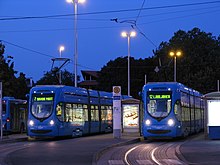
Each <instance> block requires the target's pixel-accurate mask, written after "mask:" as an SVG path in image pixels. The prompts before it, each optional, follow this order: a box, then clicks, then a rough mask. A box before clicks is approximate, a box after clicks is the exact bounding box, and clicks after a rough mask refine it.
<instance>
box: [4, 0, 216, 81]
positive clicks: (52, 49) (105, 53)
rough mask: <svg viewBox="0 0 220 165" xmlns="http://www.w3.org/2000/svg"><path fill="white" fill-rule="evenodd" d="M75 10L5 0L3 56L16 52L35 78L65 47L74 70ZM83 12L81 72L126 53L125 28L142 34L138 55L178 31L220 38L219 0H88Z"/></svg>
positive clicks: (52, 1) (58, 2) (55, 0)
mask: <svg viewBox="0 0 220 165" xmlns="http://www.w3.org/2000/svg"><path fill="white" fill-rule="evenodd" d="M73 14H74V6H73V4H69V3H67V2H66V0H38V1H34V0H0V40H1V41H2V43H3V44H4V45H5V46H6V48H5V50H6V51H5V54H4V56H5V57H7V56H13V57H14V59H13V61H14V62H15V70H17V71H19V72H23V73H25V74H26V77H32V78H33V80H34V81H35V82H36V81H37V80H39V79H40V78H41V77H43V75H44V73H45V72H47V71H50V69H51V66H52V61H51V58H54V57H59V50H58V49H59V46H60V45H63V46H65V50H64V51H63V52H62V57H65V58H70V59H71V62H70V63H69V64H67V65H66V66H65V69H67V70H68V71H70V72H74V66H73V65H74V63H73V58H74V15H73ZM78 14H79V15H78V21H77V22H78V64H79V66H78V74H79V75H81V70H100V69H101V68H102V67H103V66H104V65H106V64H107V62H109V61H110V60H114V59H116V58H118V57H124V56H127V39H125V38H122V37H121V32H122V31H128V32H129V31H131V30H136V32H137V36H136V37H135V38H131V47H130V48H131V56H132V57H134V58H135V59H139V58H143V59H144V58H146V57H150V56H153V53H152V50H153V49H156V48H157V47H158V46H159V44H160V43H161V42H162V41H169V39H170V38H171V37H172V36H173V35H174V33H175V32H176V31H178V30H184V31H189V30H192V29H193V28H194V27H198V28H200V29H201V30H202V31H204V32H207V33H208V32H210V33H212V34H213V36H216V37H218V36H219V31H220V23H219V20H220V1H212V0H184V1H179V0H151V1H150V0H86V2H85V3H84V4H78ZM115 19H117V22H116V21H114V20H115ZM135 21H136V26H135V24H134V23H135ZM131 25H133V28H134V29H132V26H131ZM138 29H139V30H138ZM81 80H82V77H81Z"/></svg>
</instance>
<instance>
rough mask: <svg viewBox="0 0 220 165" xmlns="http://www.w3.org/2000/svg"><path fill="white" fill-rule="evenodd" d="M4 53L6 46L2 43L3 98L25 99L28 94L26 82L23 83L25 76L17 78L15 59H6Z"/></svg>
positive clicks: (1, 76) (0, 44) (0, 71)
mask: <svg viewBox="0 0 220 165" xmlns="http://www.w3.org/2000/svg"><path fill="white" fill-rule="evenodd" d="M4 51H5V46H4V45H3V44H2V43H0V68H1V69H0V80H1V81H2V84H3V85H2V86H3V96H11V97H15V98H20V99H25V95H26V94H27V92H28V88H27V85H26V82H25V81H23V79H25V75H24V74H20V77H19V78H16V76H15V74H17V71H15V70H14V62H13V61H12V59H13V57H11V56H9V57H7V58H5V57H4V56H3V54H4ZM21 76H22V78H21Z"/></svg>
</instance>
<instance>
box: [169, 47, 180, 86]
mask: <svg viewBox="0 0 220 165" xmlns="http://www.w3.org/2000/svg"><path fill="white" fill-rule="evenodd" d="M169 55H170V56H171V57H174V82H176V58H177V57H179V56H181V55H182V52H181V51H179V50H178V51H170V52H169Z"/></svg>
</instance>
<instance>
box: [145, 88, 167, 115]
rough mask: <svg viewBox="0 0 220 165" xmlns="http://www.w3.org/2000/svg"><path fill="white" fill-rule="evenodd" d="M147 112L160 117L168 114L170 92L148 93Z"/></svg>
mask: <svg viewBox="0 0 220 165" xmlns="http://www.w3.org/2000/svg"><path fill="white" fill-rule="evenodd" d="M148 98H149V101H148V105H147V106H148V108H147V109H148V113H149V114H150V115H151V116H153V117H155V118H161V117H166V116H168V114H169V112H170V111H171V93H151V92H149V93H148Z"/></svg>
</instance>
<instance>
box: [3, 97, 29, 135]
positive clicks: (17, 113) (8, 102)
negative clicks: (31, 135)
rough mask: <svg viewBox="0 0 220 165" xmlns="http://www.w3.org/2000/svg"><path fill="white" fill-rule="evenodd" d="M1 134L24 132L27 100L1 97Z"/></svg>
mask: <svg viewBox="0 0 220 165" xmlns="http://www.w3.org/2000/svg"><path fill="white" fill-rule="evenodd" d="M2 123H3V124H2V125H3V133H5V134H6V133H17V132H25V131H26V123H27V100H21V99H15V98H14V97H3V99H2Z"/></svg>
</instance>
